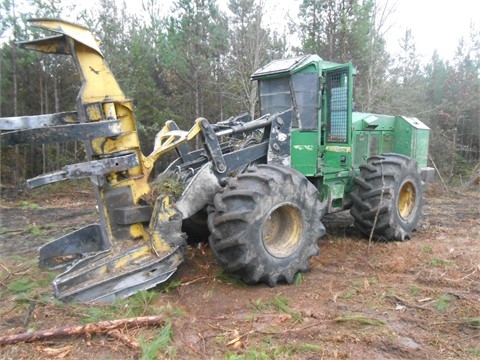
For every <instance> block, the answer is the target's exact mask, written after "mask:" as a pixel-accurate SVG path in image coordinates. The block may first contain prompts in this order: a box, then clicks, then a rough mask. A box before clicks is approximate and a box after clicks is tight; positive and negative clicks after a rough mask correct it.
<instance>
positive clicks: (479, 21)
mask: <svg viewBox="0 0 480 360" xmlns="http://www.w3.org/2000/svg"><path fill="white" fill-rule="evenodd" d="M220 1H226V0H220ZM263 1H264V2H265V5H266V7H267V8H268V9H269V13H270V14H272V16H271V19H270V21H272V22H273V23H275V24H277V25H278V24H279V26H280V27H281V26H282V25H281V24H282V23H285V19H286V17H287V16H288V15H294V14H293V13H295V12H296V11H297V9H298V5H299V3H301V0H290V1H278V0H263ZM386 2H388V3H389V4H394V8H395V11H394V12H393V13H392V15H391V18H390V21H391V23H390V25H391V27H390V30H389V32H388V33H387V48H388V50H389V51H390V52H391V53H392V54H395V53H396V52H398V51H399V49H400V47H399V40H400V39H401V38H402V37H403V36H404V35H405V31H406V29H410V30H411V32H412V35H413V40H414V42H415V44H416V50H417V52H418V54H419V55H420V56H422V57H423V58H424V60H426V61H428V60H429V59H430V58H431V56H432V54H433V52H434V50H435V49H436V50H437V51H438V53H439V55H440V57H441V58H443V59H446V60H447V59H451V58H453V56H454V54H455V50H456V48H457V45H458V41H459V39H460V37H462V36H464V37H465V36H468V34H469V33H470V24H471V22H472V21H474V23H475V26H476V29H480V0H455V1H451V0H377V3H378V4H385V3H386ZM319 55H320V56H321V54H319Z"/></svg>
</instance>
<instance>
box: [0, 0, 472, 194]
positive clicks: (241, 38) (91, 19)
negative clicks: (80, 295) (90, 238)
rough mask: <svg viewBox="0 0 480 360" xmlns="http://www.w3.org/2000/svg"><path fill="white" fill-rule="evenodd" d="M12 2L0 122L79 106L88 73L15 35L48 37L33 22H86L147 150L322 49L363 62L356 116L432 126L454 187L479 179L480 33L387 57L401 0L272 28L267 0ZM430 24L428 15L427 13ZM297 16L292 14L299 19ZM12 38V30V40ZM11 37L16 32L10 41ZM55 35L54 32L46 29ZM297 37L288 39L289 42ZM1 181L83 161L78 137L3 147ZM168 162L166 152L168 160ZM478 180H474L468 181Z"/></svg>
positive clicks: (343, 8)
mask: <svg viewBox="0 0 480 360" xmlns="http://www.w3.org/2000/svg"><path fill="white" fill-rule="evenodd" d="M219 2H220V1H216V0H173V1H172V2H171V7H170V8H169V9H168V11H165V6H164V5H165V4H164V3H163V2H162V1H161V0H143V1H141V2H135V3H136V4H137V5H136V7H135V9H134V11H133V10H132V9H133V8H132V3H128V4H127V3H126V2H125V1H123V2H121V1H118V0H100V1H98V2H95V5H92V6H91V7H90V6H88V7H87V6H85V4H80V5H74V4H72V3H71V2H65V1H61V0H3V1H2V4H1V7H0V37H1V38H2V39H3V41H2V42H1V44H0V46H1V47H0V117H8V116H22V115H35V114H47V113H54V112H61V111H68V110H73V109H74V107H75V98H76V95H77V93H78V90H79V85H80V80H79V78H78V75H76V73H75V70H74V66H73V64H72V62H71V61H70V59H69V58H68V57H58V56H51V55H45V54H40V53H35V52H31V51H25V50H21V49H19V48H18V47H17V46H16V45H15V41H19V40H28V39H32V38H35V37H39V36H40V34H39V33H38V30H36V29H35V28H32V27H29V26H28V23H27V19H29V18H38V17H50V18H51V17H53V18H60V19H67V20H69V21H73V22H76V23H78V24H81V25H84V26H86V27H88V28H90V29H91V30H92V31H94V32H95V33H96V34H97V35H98V38H99V39H101V41H102V43H101V49H102V51H103V53H104V55H105V58H106V60H107V62H108V63H109V65H110V68H111V70H112V72H113V73H114V75H115V76H116V77H117V80H118V81H119V83H120V85H121V87H122V89H123V90H124V92H125V93H126V94H127V95H128V96H129V97H130V98H132V99H134V103H135V113H136V118H137V126H138V131H139V135H140V137H141V142H142V150H143V152H144V153H149V151H150V150H151V147H152V145H153V139H154V137H155V134H156V133H157V132H158V131H159V130H160V128H161V127H162V126H163V124H164V122H165V121H166V120H169V119H173V120H175V121H176V122H177V124H179V126H180V128H182V129H185V130H187V129H189V128H190V127H191V126H192V125H193V122H194V120H195V119H196V118H197V117H200V116H201V117H205V118H207V119H209V120H210V121H211V122H216V121H220V120H225V119H227V118H229V117H231V116H234V115H238V114H241V113H244V112H250V113H251V114H253V115H254V114H255V112H256V109H257V108H256V106H257V97H258V95H257V88H256V83H255V82H252V81H250V76H251V75H252V73H253V72H254V71H255V70H256V69H258V68H259V67H261V66H262V65H265V64H266V63H268V62H269V61H270V60H272V59H278V58H283V57H287V56H295V55H299V54H306V53H313V54H318V55H320V57H322V58H323V59H325V60H329V61H334V62H338V63H345V62H352V63H353V64H354V66H355V67H356V69H357V75H356V77H355V86H354V89H355V91H354V101H355V111H362V112H373V113H384V114H392V115H405V116H413V117H417V118H419V119H420V120H422V121H423V122H425V123H426V124H427V125H428V126H429V127H430V128H431V137H430V150H429V152H430V155H429V158H430V162H431V165H434V166H436V168H437V174H438V175H439V177H440V179H441V180H442V181H445V182H447V183H459V182H461V183H463V182H468V181H471V179H472V176H476V175H475V174H478V172H479V165H478V164H479V158H480V151H479V149H480V71H479V69H480V31H479V30H478V29H477V28H475V24H474V23H472V24H471V26H470V31H469V32H468V33H466V34H464V35H462V36H461V37H460V38H459V39H458V45H457V49H456V51H455V54H454V55H453V57H452V58H449V59H444V58H442V57H441V56H440V55H439V53H438V52H437V51H434V52H433V53H432V54H431V57H430V59H424V58H422V57H421V56H420V54H419V52H418V50H417V48H416V42H415V36H414V34H413V33H412V31H411V30H410V29H406V30H405V32H404V34H403V35H402V36H401V37H400V38H399V39H398V43H399V51H398V52H397V53H391V52H389V50H388V49H389V47H388V46H387V45H388V44H387V41H388V39H389V38H388V34H389V32H391V31H392V29H391V25H389V24H390V23H391V22H390V21H389V20H390V19H391V17H392V16H393V15H394V12H395V1H388V0H383V1H381V0H377V1H375V0H348V1H347V0H302V1H299V2H298V9H296V10H297V14H296V16H294V17H291V16H289V14H285V16H284V18H285V26H284V27H283V28H274V27H272V26H270V25H269V23H268V21H266V19H267V18H269V17H271V13H268V11H267V10H266V7H265V3H264V2H263V1H256V0H228V5H227V6H223V5H225V3H226V2H225V1H224V2H222V7H219ZM425 16H426V21H427V22H428V16H429V15H428V14H426V15H425ZM293 19H294V20H293ZM9 34H10V35H9ZM7 35H8V36H7ZM48 35H51V34H48ZM292 38H294V39H296V41H295V42H293V43H292V42H291V41H290V39H292ZM0 157H1V173H0V177H1V183H2V184H3V185H5V184H8V185H14V186H19V185H21V184H23V182H24V180H25V179H26V178H30V177H33V176H36V175H39V174H41V173H45V172H49V171H54V170H58V169H59V168H61V167H63V166H64V165H66V164H68V163H72V162H77V161H82V160H84V158H85V153H84V148H83V145H82V143H80V142H72V143H67V144H54V145H35V146H33V145H32V146H17V147H16V148H13V149H12V148H3V147H2V149H1V153H0ZM165 161H166V162H168V159H165ZM469 179H470V180H469Z"/></svg>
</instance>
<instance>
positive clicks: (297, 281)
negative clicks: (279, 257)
mask: <svg viewBox="0 0 480 360" xmlns="http://www.w3.org/2000/svg"><path fill="white" fill-rule="evenodd" d="M304 279H305V277H304V276H303V274H302V273H301V272H297V273H296V274H295V277H294V278H293V284H294V285H300V284H301V283H303V280H304Z"/></svg>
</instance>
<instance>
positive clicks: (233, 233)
mask: <svg viewBox="0 0 480 360" xmlns="http://www.w3.org/2000/svg"><path fill="white" fill-rule="evenodd" d="M324 213H325V210H324V207H323V206H322V205H321V203H320V201H319V200H318V191H317V189H316V188H315V186H314V185H313V184H311V183H310V182H309V181H308V180H307V178H305V177H304V176H303V175H301V174H300V173H298V172H297V171H295V170H293V169H290V168H286V167H282V166H274V165H258V167H257V166H250V167H249V168H247V170H246V172H244V173H242V174H240V175H238V176H237V177H234V178H230V179H229V183H228V185H227V186H226V187H225V188H224V189H223V190H222V191H221V192H220V193H218V194H217V195H216V196H215V198H214V211H213V212H212V213H210V214H209V217H208V225H209V228H210V232H211V235H210V237H209V243H210V246H211V248H212V250H213V252H214V253H215V254H216V256H217V258H218V260H219V261H220V263H221V264H222V265H223V267H224V269H225V270H226V271H227V272H229V273H230V274H232V275H233V276H234V277H236V278H239V279H241V280H242V281H244V282H245V283H247V284H254V283H258V282H265V283H267V284H268V285H270V286H275V285H276V284H277V282H279V281H285V282H287V283H289V284H291V283H292V282H293V281H294V277H295V274H296V273H297V272H299V271H307V270H308V268H309V264H308V262H309V259H310V258H311V257H312V256H314V255H317V254H318V253H319V249H318V246H317V240H318V239H319V238H320V237H322V236H323V235H324V234H325V227H324V226H323V224H322V223H321V218H322V217H323V215H324Z"/></svg>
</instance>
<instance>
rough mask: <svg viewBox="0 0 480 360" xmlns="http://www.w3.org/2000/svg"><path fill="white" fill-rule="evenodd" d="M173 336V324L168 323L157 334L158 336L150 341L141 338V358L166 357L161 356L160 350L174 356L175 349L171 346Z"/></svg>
mask: <svg viewBox="0 0 480 360" xmlns="http://www.w3.org/2000/svg"><path fill="white" fill-rule="evenodd" d="M172 338H173V331H172V325H171V324H166V325H165V326H164V327H163V328H162V329H161V330H160V331H159V333H158V334H157V336H156V337H155V338H154V339H153V340H150V341H146V340H145V339H144V338H141V339H140V348H141V350H142V356H141V357H140V359H141V360H156V359H161V358H164V357H165V356H160V352H162V353H163V354H164V355H169V356H170V357H171V356H174V355H175V351H174V348H173V347H172V346H171V344H172Z"/></svg>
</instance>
